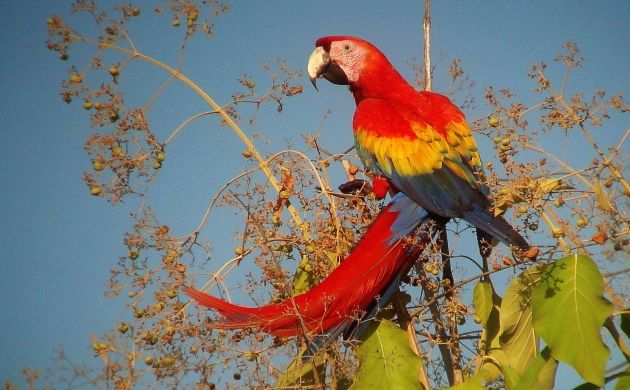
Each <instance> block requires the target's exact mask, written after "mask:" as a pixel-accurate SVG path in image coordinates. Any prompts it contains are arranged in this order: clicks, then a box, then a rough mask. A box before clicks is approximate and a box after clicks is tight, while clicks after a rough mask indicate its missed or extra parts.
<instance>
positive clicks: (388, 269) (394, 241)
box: [183, 194, 431, 337]
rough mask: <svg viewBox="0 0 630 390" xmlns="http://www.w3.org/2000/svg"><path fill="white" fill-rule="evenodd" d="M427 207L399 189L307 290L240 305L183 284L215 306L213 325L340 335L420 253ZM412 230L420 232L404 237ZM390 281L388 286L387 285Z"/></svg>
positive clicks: (425, 240)
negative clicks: (329, 270)
mask: <svg viewBox="0 0 630 390" xmlns="http://www.w3.org/2000/svg"><path fill="white" fill-rule="evenodd" d="M429 218H430V216H429V213H427V212H426V211H425V210H424V209H423V208H422V207H420V206H418V204H417V203H415V202H413V201H412V200H411V199H409V198H408V197H406V196H405V195H403V194H398V195H396V196H395V197H394V198H393V199H392V200H391V201H390V203H389V204H388V205H387V206H386V207H385V208H384V209H383V210H381V212H380V213H379V214H378V216H377V217H376V218H375V220H374V221H373V222H372V224H371V225H370V226H369V227H368V229H367V231H366V232H365V234H364V235H363V237H362V238H361V240H359V242H358V243H357V244H356V245H355V247H354V248H353V249H352V251H351V252H350V253H349V254H348V256H347V257H346V258H345V259H344V260H343V261H342V262H341V264H340V265H339V266H338V267H337V268H335V270H333V272H332V273H331V274H330V275H329V276H328V277H327V278H326V279H324V280H323V281H322V282H321V283H319V284H318V285H317V286H315V287H313V288H312V289H311V290H309V291H307V292H305V293H303V294H300V295H297V296H295V297H292V298H289V299H286V300H284V301H282V302H279V303H275V304H270V305H267V306H263V307H244V306H239V305H235V304H232V303H230V302H226V301H224V300H222V299H219V298H216V297H214V296H211V295H208V294H206V293H204V292H201V291H198V290H195V289H193V288H191V287H184V289H183V291H184V292H185V293H186V294H187V295H189V296H190V297H192V298H194V299H195V300H196V301H197V302H198V303H199V304H201V305H203V306H206V307H209V308H212V309H215V310H216V311H218V312H219V313H220V314H221V315H222V318H221V319H219V320H218V321H216V322H211V323H209V324H208V326H210V327H212V328H217V329H235V328H252V327H257V328H260V329H261V330H262V331H264V332H267V333H271V334H273V335H275V336H279V337H290V336H296V335H305V336H315V335H320V334H324V333H325V332H329V333H331V334H335V335H338V334H340V333H341V332H343V331H344V330H345V329H346V328H347V327H349V326H351V325H353V324H354V322H355V321H356V319H357V318H360V317H361V316H362V314H363V313H364V312H365V311H366V310H367V309H368V308H369V306H370V305H371V304H372V303H373V301H374V299H375V298H376V297H378V296H380V297H381V298H382V300H383V302H385V301H386V300H387V295H389V293H391V292H393V290H392V288H391V287H397V286H398V284H399V282H400V279H401V278H402V276H404V275H406V274H407V272H409V270H410V268H411V266H412V265H413V264H414V263H415V261H416V259H417V257H418V254H419V253H420V252H421V251H422V250H423V249H424V248H425V247H426V245H427V244H428V243H429V242H430V241H431V237H429V235H428V233H427V231H428V229H416V228H417V227H418V226H420V225H425V226H427V225H428V222H429ZM414 230H416V231H418V233H417V234H418V235H419V236H418V237H416V238H415V239H414V240H409V239H408V238H409V237H410V236H411V235H412V232H414ZM390 286H391V287H390Z"/></svg>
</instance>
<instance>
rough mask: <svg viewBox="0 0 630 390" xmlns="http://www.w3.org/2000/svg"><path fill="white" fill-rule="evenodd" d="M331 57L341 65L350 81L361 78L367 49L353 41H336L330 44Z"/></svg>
mask: <svg viewBox="0 0 630 390" xmlns="http://www.w3.org/2000/svg"><path fill="white" fill-rule="evenodd" d="M330 57H331V58H332V60H333V61H334V62H335V63H336V64H337V65H339V67H340V68H341V69H342V70H343V72H344V73H345V74H346V77H348V81H349V82H355V81H357V80H359V75H360V74H361V68H362V67H363V57H365V51H364V50H363V48H362V47H361V46H359V45H357V44H356V43H355V42H352V41H336V42H333V43H332V44H331V45H330Z"/></svg>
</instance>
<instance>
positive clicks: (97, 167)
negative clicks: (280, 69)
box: [92, 158, 105, 171]
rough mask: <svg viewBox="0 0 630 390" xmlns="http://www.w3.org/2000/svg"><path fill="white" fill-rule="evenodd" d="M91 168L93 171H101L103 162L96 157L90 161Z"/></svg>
mask: <svg viewBox="0 0 630 390" xmlns="http://www.w3.org/2000/svg"><path fill="white" fill-rule="evenodd" d="M92 168H94V170H95V171H102V170H103V169H104V168H105V162H104V161H103V160H101V159H100V158H97V159H96V160H94V161H93V162H92Z"/></svg>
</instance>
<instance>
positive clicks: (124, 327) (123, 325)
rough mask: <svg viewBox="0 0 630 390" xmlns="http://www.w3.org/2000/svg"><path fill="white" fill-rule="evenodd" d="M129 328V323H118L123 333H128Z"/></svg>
mask: <svg viewBox="0 0 630 390" xmlns="http://www.w3.org/2000/svg"><path fill="white" fill-rule="evenodd" d="M128 330H129V325H127V324H126V323H124V322H121V323H120V325H118V331H119V332H120V333H122V334H125V333H127V331H128Z"/></svg>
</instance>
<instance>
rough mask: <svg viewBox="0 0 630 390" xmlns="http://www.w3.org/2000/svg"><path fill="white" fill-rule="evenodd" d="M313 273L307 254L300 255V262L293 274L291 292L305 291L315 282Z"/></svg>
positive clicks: (300, 292)
mask: <svg viewBox="0 0 630 390" xmlns="http://www.w3.org/2000/svg"><path fill="white" fill-rule="evenodd" d="M313 275H314V273H313V272H312V271H311V265H310V260H309V259H308V256H302V259H301V260H300V264H299V265H298V267H297V269H296V270H295V275H293V294H294V295H298V294H302V293H305V292H307V291H308V290H310V289H311V288H312V287H313V286H315V285H316V284H317V280H314V278H313Z"/></svg>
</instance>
